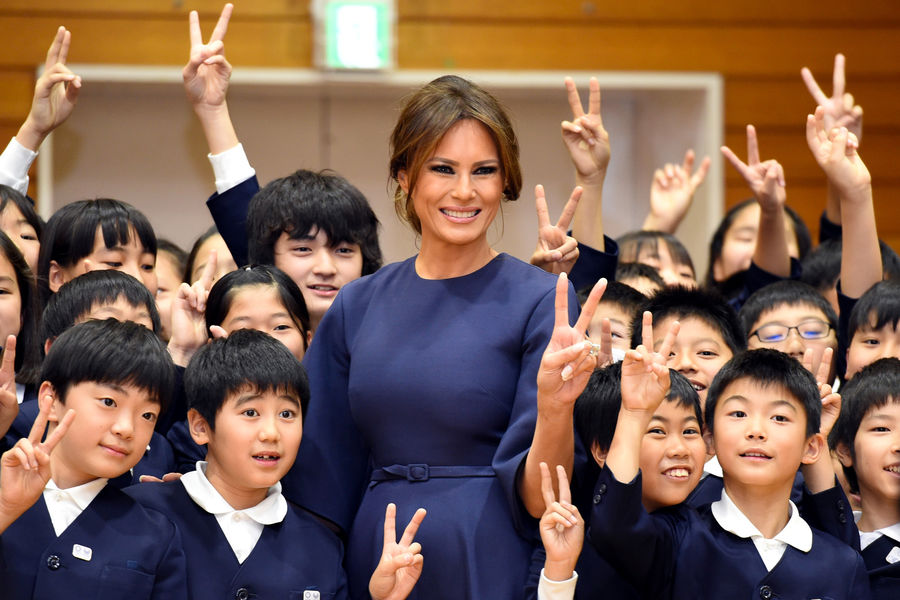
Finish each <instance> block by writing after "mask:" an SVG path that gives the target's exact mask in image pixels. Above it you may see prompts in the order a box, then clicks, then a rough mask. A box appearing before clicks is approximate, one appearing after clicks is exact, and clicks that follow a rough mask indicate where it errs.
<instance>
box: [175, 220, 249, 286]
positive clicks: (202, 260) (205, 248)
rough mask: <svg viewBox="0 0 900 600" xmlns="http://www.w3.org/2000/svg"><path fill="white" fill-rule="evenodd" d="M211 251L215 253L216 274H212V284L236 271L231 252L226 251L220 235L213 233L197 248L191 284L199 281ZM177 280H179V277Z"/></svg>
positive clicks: (226, 248) (226, 247)
mask: <svg viewBox="0 0 900 600" xmlns="http://www.w3.org/2000/svg"><path fill="white" fill-rule="evenodd" d="M213 250H215V251H216V272H215V273H213V283H215V282H216V281H218V280H219V279H221V277H222V276H223V275H225V274H226V273H231V272H232V271H235V270H237V265H236V264H235V262H234V258H233V257H232V256H231V252H230V251H229V250H228V246H227V245H226V244H225V240H224V239H222V236H221V235H220V234H218V233H214V234H213V235H211V236H209V237H208V238H206V240H205V241H204V242H203V243H202V244H200V247H199V248H197V254H196V255H195V256H194V265H193V270H192V271H191V283H194V282H195V281H200V276H201V275H203V269H205V268H206V263H208V262H209V255H210V253H211V252H212V251H213ZM179 279H181V277H180V276H179ZM176 289H177V286H176Z"/></svg>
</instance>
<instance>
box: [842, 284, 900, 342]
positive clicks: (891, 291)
mask: <svg viewBox="0 0 900 600" xmlns="http://www.w3.org/2000/svg"><path fill="white" fill-rule="evenodd" d="M898 322H900V281H893V280H886V281H879V282H878V283H876V284H875V285H873V286H872V287H870V288H869V289H868V290H866V293H865V294H863V295H862V296H861V297H860V299H859V300H858V301H857V302H856V304H855V305H854V306H853V310H852V311H851V312H850V320H849V322H848V326H847V341H848V343H849V342H851V341H853V336H854V335H856V332H857V331H858V330H860V329H863V328H870V329H872V330H873V331H877V330H879V329H881V328H882V327H884V326H885V325H887V324H888V323H890V324H891V326H892V327H893V328H894V329H897V323H898Z"/></svg>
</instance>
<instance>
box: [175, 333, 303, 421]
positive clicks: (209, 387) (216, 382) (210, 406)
mask: <svg viewBox="0 0 900 600" xmlns="http://www.w3.org/2000/svg"><path fill="white" fill-rule="evenodd" d="M184 389H185V393H186V394H187V399H188V408H189V409H190V408H193V409H194V410H196V411H197V412H198V413H200V416H201V417H203V418H204V419H205V420H206V422H207V423H208V424H209V427H210V429H211V430H213V431H215V428H216V414H217V413H218V412H219V411H220V410H221V409H222V406H223V405H224V404H225V401H226V400H227V399H228V396H230V395H232V394H235V393H237V392H240V391H242V390H247V389H250V390H253V391H255V392H258V393H263V392H269V391H274V392H279V393H281V392H286V393H288V394H296V396H297V399H298V400H299V402H300V415H301V419H305V418H306V409H307V407H308V406H309V381H308V380H307V378H306V371H305V370H304V368H303V365H301V364H300V361H298V360H297V359H296V358H294V355H293V354H291V352H290V350H288V349H287V348H286V347H285V345H284V344H282V343H281V342H279V341H278V340H276V339H275V338H273V337H272V336H270V335H269V334H267V333H263V332H261V331H256V330H255V329H238V330H237V331H234V332H232V333H231V335H229V336H228V337H227V338H221V339H216V340H213V341H211V342H210V343H209V344H207V345H205V346H203V347H202V348H200V350H198V351H197V353H196V354H194V357H193V358H192V359H191V362H190V363H188V366H187V369H185V372H184Z"/></svg>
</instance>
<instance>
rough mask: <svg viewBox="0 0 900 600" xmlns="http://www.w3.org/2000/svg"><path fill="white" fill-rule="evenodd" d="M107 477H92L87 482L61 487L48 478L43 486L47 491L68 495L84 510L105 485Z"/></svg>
mask: <svg viewBox="0 0 900 600" xmlns="http://www.w3.org/2000/svg"><path fill="white" fill-rule="evenodd" d="M107 481H109V480H108V479H103V478H100V479H92V480H91V481H88V482H87V483H82V484H81V485H76V486H75V487H70V488H66V489H63V488H61V487H59V486H58V485H56V483H55V482H54V481H53V480H52V479H50V480H48V481H47V485H46V486H44V490H45V491H48V492H55V493H57V494H61V495H64V496H68V498H69V499H71V500H72V502H73V503H74V504H75V505H76V506H77V507H78V509H79V510H84V509H86V508H87V507H88V504H90V503H91V502H93V501H94V498H96V497H97V494H99V493H100V492H101V491H103V488H104V487H106V482H107Z"/></svg>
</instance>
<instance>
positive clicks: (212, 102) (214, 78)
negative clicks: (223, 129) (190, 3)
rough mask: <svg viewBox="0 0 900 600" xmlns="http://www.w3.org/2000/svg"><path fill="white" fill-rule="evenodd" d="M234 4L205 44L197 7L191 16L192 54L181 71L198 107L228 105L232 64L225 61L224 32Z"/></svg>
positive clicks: (192, 98)
mask: <svg viewBox="0 0 900 600" xmlns="http://www.w3.org/2000/svg"><path fill="white" fill-rule="evenodd" d="M233 9H234V6H233V5H231V4H226V5H225V7H224V8H223V9H222V14H221V15H220V16H219V22H218V23H216V27H215V29H213V32H212V35H211V36H210V37H209V41H208V42H207V43H206V44H204V43H203V37H202V34H201V32H200V18H199V16H198V15H197V11H196V10H192V11H191V13H190V16H189V17H188V21H189V27H190V37H191V54H190V58H189V59H188V62H187V64H186V65H185V66H184V69H183V70H182V72H181V75H182V78H183V79H184V90H185V92H187V96H188V99H189V100H190V101H191V104H193V105H194V109H195V110H198V111H199V110H208V109H215V108H217V107H220V106H222V105H224V104H225V96H226V93H227V92H228V81H229V79H230V78H231V65H230V64H229V63H228V61H227V60H225V42H224V39H225V32H226V31H228V20H229V19H231V12H232V10H233Z"/></svg>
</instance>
